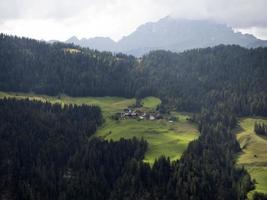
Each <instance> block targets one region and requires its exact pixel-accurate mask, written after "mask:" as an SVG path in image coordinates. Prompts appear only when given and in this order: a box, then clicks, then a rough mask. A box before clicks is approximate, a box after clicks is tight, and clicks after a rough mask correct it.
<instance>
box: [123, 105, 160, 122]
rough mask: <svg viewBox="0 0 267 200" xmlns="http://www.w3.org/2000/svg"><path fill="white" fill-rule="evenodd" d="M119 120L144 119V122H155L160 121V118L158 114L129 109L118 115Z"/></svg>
mask: <svg viewBox="0 0 267 200" xmlns="http://www.w3.org/2000/svg"><path fill="white" fill-rule="evenodd" d="M120 118H121V119H128V118H136V119H138V118H139V119H146V120H156V119H162V116H161V115H160V113H159V112H157V111H155V112H148V113H146V112H143V111H141V110H132V109H130V108H127V109H124V110H123V112H121V113H120Z"/></svg>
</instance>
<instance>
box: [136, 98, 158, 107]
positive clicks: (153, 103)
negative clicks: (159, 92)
mask: <svg viewBox="0 0 267 200" xmlns="http://www.w3.org/2000/svg"><path fill="white" fill-rule="evenodd" d="M160 103H161V100H160V99H159V98H156V97H146V98H144V99H142V100H141V104H142V105H143V108H145V109H155V108H157V106H158V105H159V104H160Z"/></svg>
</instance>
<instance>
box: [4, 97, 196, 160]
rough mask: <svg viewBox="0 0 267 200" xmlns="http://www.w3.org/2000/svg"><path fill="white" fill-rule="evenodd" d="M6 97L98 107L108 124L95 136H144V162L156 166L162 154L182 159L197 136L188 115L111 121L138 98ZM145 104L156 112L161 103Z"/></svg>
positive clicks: (148, 101) (152, 100) (150, 101)
mask: <svg viewBox="0 0 267 200" xmlns="http://www.w3.org/2000/svg"><path fill="white" fill-rule="evenodd" d="M3 97H15V98H18V99H22V98H29V99H32V100H33V99H35V100H40V101H48V102H52V103H60V104H70V103H72V104H77V105H81V104H87V105H98V106H100V107H101V109H102V111H103V115H104V118H105V123H104V125H103V126H102V127H101V128H100V129H99V130H98V131H97V133H96V136H99V137H102V138H104V139H107V140H110V139H113V140H119V139H120V138H132V137H134V136H135V137H138V138H142V137H143V138H144V139H145V140H147V141H148V143H149V147H148V151H147V153H146V155H145V159H144V160H145V161H146V162H149V163H153V162H154V160H155V159H156V158H158V157H159V156H161V155H165V156H169V157H170V158H171V159H172V160H174V159H179V158H180V156H181V155H182V153H183V151H184V150H185V149H186V148H187V145H188V143H189V142H190V141H192V140H194V139H196V138H197V137H198V131H197V129H196V125H195V124H192V123H189V122H188V121H187V120H186V118H188V117H189V114H185V113H177V112H173V113H172V114H171V115H174V116H176V117H178V119H179V120H178V121H177V122H173V123H170V122H168V120H165V119H162V120H154V121H150V120H141V121H139V120H136V119H128V120H120V121H115V120H112V119H111V116H112V115H113V114H114V113H116V112H120V111H122V110H123V109H124V108H127V107H128V106H132V105H134V103H135V99H125V98H120V97H79V98H78V97H68V96H60V97H51V96H47V95H36V94H25V93H10V92H9V93H5V92H0V98H3ZM143 104H144V109H146V110H154V109H155V108H156V107H157V105H159V104H160V100H159V99H158V98H155V97H148V98H145V99H144V100H143Z"/></svg>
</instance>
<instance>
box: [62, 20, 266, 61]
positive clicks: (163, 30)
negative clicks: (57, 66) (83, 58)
mask: <svg viewBox="0 0 267 200" xmlns="http://www.w3.org/2000/svg"><path fill="white" fill-rule="evenodd" d="M76 39H77V38H75V39H73V38H71V39H69V40H67V42H70V43H74V44H77V45H81V46H83V47H89V48H93V49H98V50H108V51H114V52H123V53H127V54H132V55H135V56H142V55H143V54H145V53H148V52H149V51H151V50H158V49H163V50H171V51H175V52H181V51H184V50H188V49H193V48H203V47H210V46H216V45H219V44H238V45H240V46H243V47H248V48H251V47H252V48H254V47H259V46H267V42H266V41H263V40H259V39H257V38H256V37H254V36H253V35H249V34H241V33H239V32H234V31H233V29H232V28H231V27H228V26H226V25H223V24H218V23H215V22H212V21H208V20H186V19H173V18H170V17H165V18H163V19H161V20H159V21H157V22H153V23H152V22H149V23H146V24H144V25H141V26H139V27H138V28H137V29H136V31H134V32H133V33H131V34H130V35H128V36H125V37H123V38H122V39H121V40H119V41H118V42H114V41H113V40H111V39H110V38H101V37H98V38H92V39H81V40H78V41H77V40H76Z"/></svg>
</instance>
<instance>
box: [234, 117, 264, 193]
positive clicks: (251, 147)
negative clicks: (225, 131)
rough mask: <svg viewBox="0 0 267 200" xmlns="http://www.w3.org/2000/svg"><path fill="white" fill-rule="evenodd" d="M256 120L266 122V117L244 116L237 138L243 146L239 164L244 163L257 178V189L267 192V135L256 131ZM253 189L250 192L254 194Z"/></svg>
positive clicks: (253, 176)
mask: <svg viewBox="0 0 267 200" xmlns="http://www.w3.org/2000/svg"><path fill="white" fill-rule="evenodd" d="M255 122H260V123H266V124H267V119H266V118H265V119H264V118H259V117H255V118H242V119H240V129H239V130H237V139H238V141H239V143H240V147H241V148H242V153H240V154H239V155H238V158H237V164H238V165H244V166H245V167H246V169H247V170H248V172H249V173H250V175H251V176H252V178H253V179H255V180H256V189H255V190H256V191H258V192H263V193H267V137H263V136H259V135H257V134H256V133H255V132H254V124H255ZM252 193H253V191H252V192H251V193H250V196H251V195H252Z"/></svg>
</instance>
